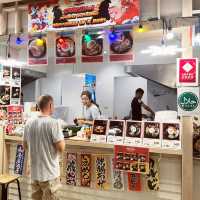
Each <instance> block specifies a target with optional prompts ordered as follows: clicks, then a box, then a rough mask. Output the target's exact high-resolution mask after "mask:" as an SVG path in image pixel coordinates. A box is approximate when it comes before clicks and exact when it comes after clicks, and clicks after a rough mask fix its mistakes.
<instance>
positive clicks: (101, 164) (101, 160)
mask: <svg viewBox="0 0 200 200" xmlns="http://www.w3.org/2000/svg"><path fill="white" fill-rule="evenodd" d="M95 166H96V189H103V190H106V189H108V188H109V183H108V167H107V162H106V158H105V157H104V156H97V157H96V158H95Z"/></svg>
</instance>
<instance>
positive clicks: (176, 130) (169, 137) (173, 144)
mask: <svg viewBox="0 0 200 200" xmlns="http://www.w3.org/2000/svg"><path fill="white" fill-rule="evenodd" d="M162 135H163V138H162V148H172V149H181V124H180V123H163V124H162Z"/></svg>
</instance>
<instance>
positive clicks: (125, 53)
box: [109, 30, 134, 62]
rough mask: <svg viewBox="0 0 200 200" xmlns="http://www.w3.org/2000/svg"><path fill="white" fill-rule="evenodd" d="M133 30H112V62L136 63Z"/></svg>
mask: <svg viewBox="0 0 200 200" xmlns="http://www.w3.org/2000/svg"><path fill="white" fill-rule="evenodd" d="M132 32H133V31H132V30H116V31H115V30H111V31H110V33H109V43H110V61H111V62H113V61H115V62H116V61H117V62H120V61H128V62H133V61H134V53H133V35H132Z"/></svg>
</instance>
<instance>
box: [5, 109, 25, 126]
mask: <svg viewBox="0 0 200 200" xmlns="http://www.w3.org/2000/svg"><path fill="white" fill-rule="evenodd" d="M22 115H23V107H22V106H11V105H10V106H8V123H9V124H13V125H18V124H22V122H23V116H22Z"/></svg>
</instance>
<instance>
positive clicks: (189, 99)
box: [178, 92, 199, 112]
mask: <svg viewBox="0 0 200 200" xmlns="http://www.w3.org/2000/svg"><path fill="white" fill-rule="evenodd" d="M178 105H179V107H180V108H181V109H182V110H184V111H188V112H189V111H194V110H195V109H196V108H197V107H198V105H199V99H198V97H197V95H196V94H194V93H193V92H183V93H182V94H180V96H179V97H178Z"/></svg>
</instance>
